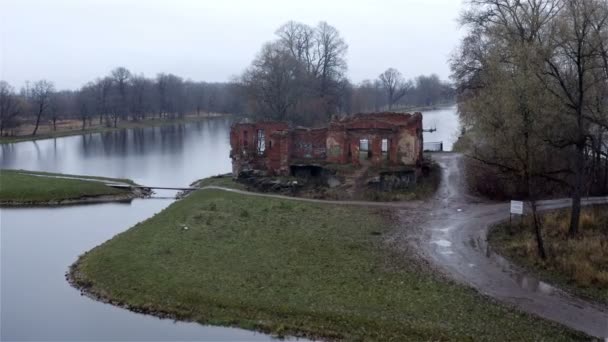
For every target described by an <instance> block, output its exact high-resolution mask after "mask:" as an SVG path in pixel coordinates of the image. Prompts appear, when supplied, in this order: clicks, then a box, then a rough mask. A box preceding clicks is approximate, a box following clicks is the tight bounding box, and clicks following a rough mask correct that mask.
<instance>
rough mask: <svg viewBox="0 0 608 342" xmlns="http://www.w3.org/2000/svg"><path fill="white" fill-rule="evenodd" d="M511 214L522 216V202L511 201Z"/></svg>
mask: <svg viewBox="0 0 608 342" xmlns="http://www.w3.org/2000/svg"><path fill="white" fill-rule="evenodd" d="M511 214H517V215H523V214H524V202H522V201H511Z"/></svg>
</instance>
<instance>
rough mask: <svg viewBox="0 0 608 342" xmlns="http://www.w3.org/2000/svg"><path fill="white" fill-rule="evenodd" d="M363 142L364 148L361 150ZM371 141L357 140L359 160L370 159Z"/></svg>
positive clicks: (366, 139)
mask: <svg viewBox="0 0 608 342" xmlns="http://www.w3.org/2000/svg"><path fill="white" fill-rule="evenodd" d="M364 142H365V148H363V144H364ZM370 145H371V141H370V139H368V138H361V139H359V159H360V160H361V159H363V160H369V159H371V156H372V154H371V146H370Z"/></svg>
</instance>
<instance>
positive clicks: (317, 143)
mask: <svg viewBox="0 0 608 342" xmlns="http://www.w3.org/2000/svg"><path fill="white" fill-rule="evenodd" d="M290 156H291V158H293V159H296V160H319V161H325V159H326V157H327V128H323V129H310V130H308V129H296V130H293V131H292V133H291V155H290Z"/></svg>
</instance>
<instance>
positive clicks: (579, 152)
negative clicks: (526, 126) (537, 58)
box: [542, 0, 608, 236]
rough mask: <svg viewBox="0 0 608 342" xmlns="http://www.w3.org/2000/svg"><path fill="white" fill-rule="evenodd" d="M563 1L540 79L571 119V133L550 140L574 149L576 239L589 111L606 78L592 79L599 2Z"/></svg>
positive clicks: (598, 49) (597, 54)
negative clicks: (595, 92) (541, 78)
mask: <svg viewBox="0 0 608 342" xmlns="http://www.w3.org/2000/svg"><path fill="white" fill-rule="evenodd" d="M563 2H564V7H563V9H562V11H560V15H559V16H558V17H557V18H556V20H555V21H554V22H553V25H552V30H551V33H552V34H551V35H550V36H549V46H548V49H547V53H546V55H545V68H544V70H543V71H542V77H543V80H545V85H546V86H547V89H548V90H549V91H550V92H551V93H552V94H553V95H554V96H555V98H556V99H557V100H558V101H560V102H561V103H562V104H563V106H564V108H566V111H565V112H566V113H567V114H569V115H570V116H571V117H572V119H573V127H572V131H570V132H568V133H569V134H567V135H561V136H560V137H559V138H558V139H552V140H553V141H554V144H555V145H557V146H560V147H562V148H567V147H571V146H573V147H574V149H575V153H574V155H575V160H574V165H573V167H574V184H573V186H572V215H571V222H570V236H576V235H577V234H578V228H579V222H580V212H581V198H582V196H583V192H584V183H585V182H584V177H585V158H586V147H587V145H588V139H589V137H590V128H591V124H592V120H590V119H592V115H591V114H592V113H591V111H590V110H589V108H590V107H592V98H593V93H594V89H596V90H597V89H598V88H597V87H598V86H600V85H602V84H604V85H605V82H607V80H608V78H607V77H606V75H604V76H603V77H599V78H598V77H594V76H597V75H601V73H599V74H598V73H596V72H595V71H597V70H598V69H602V68H603V63H601V61H602V59H601V56H602V44H601V43H602V40H601V39H600V40H599V41H598V40H597V39H595V32H596V28H594V23H595V22H594V19H596V17H597V16H596V14H597V12H598V11H600V10H601V7H600V6H598V4H599V2H597V1H595V0H564V1H563ZM600 17H604V16H600ZM603 20H604V21H605V19H603Z"/></svg>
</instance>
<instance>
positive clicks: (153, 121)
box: [0, 114, 222, 144]
mask: <svg viewBox="0 0 608 342" xmlns="http://www.w3.org/2000/svg"><path fill="white" fill-rule="evenodd" d="M221 115H222V114H210V115H200V116H199V115H189V116H185V117H183V118H172V119H169V118H161V119H159V118H148V119H144V120H139V121H119V122H118V124H117V125H116V127H108V126H106V125H105V124H101V125H100V124H94V125H92V126H87V127H86V128H85V129H82V122H80V121H77V120H65V122H63V123H62V124H61V125H59V126H58V127H57V130H55V131H53V130H52V126H51V125H50V124H44V125H41V126H40V129H39V133H38V134H36V135H31V132H32V130H33V128H29V127H28V128H27V129H26V128H23V129H21V130H20V131H19V133H18V134H16V135H11V136H0V144H9V143H16V142H20V141H30V140H40V139H49V138H60V137H65V136H71V135H81V134H88V133H101V132H111V131H117V130H121V129H129V128H145V127H155V126H163V125H172V124H180V123H188V122H197V121H203V120H207V119H209V118H213V117H218V116H221Z"/></svg>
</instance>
